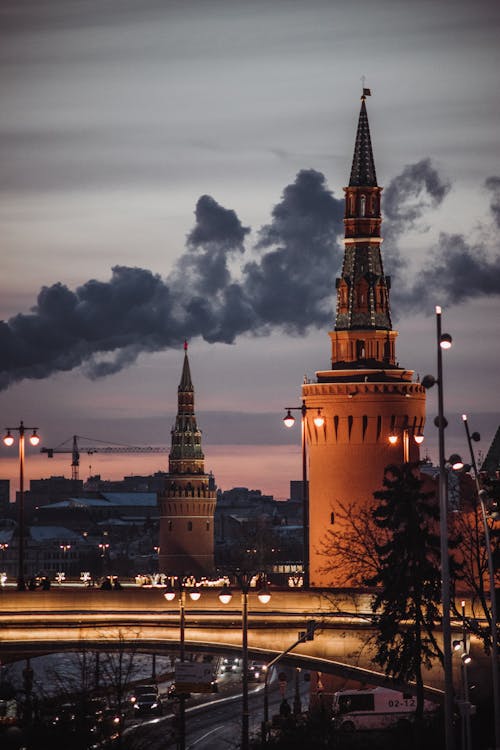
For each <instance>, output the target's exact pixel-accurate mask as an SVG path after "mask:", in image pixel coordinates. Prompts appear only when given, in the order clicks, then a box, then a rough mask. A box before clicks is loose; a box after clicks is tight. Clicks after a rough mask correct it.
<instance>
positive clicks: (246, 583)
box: [219, 573, 271, 750]
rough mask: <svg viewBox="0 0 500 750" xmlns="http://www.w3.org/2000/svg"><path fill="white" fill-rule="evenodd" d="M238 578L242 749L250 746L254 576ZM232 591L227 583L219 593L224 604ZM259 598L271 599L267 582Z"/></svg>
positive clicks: (265, 602)
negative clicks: (250, 617)
mask: <svg viewBox="0 0 500 750" xmlns="http://www.w3.org/2000/svg"><path fill="white" fill-rule="evenodd" d="M236 577H237V580H238V583H239V586H240V590H241V635H242V638H241V641H242V647H241V664H242V667H241V669H242V672H241V685H242V689H241V695H242V712H241V750H248V748H249V712H248V590H249V588H250V580H251V578H252V576H251V575H250V574H249V573H241V574H238V575H237V576H236ZM232 596H233V595H232V593H231V590H230V589H229V587H228V585H227V584H226V583H225V584H224V586H223V587H222V590H221V592H220V594H219V600H220V601H221V603H222V604H229V602H230V601H231V599H232ZM258 599H259V601H260V602H261V604H267V603H268V602H269V600H270V599H271V594H270V593H269V591H268V590H267V584H264V586H263V587H262V588H261V589H260V591H259V593H258Z"/></svg>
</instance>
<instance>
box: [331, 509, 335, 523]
mask: <svg viewBox="0 0 500 750" xmlns="http://www.w3.org/2000/svg"><path fill="white" fill-rule="evenodd" d="M334 523H335V513H334V512H333V510H332V512H331V513H330V524H331V525H332V526H333V524H334Z"/></svg>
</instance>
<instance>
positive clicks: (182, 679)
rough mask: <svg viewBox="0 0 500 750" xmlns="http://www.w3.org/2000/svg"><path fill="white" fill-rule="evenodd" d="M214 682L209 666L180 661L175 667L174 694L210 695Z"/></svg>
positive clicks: (212, 672) (210, 666) (211, 669)
mask: <svg viewBox="0 0 500 750" xmlns="http://www.w3.org/2000/svg"><path fill="white" fill-rule="evenodd" d="M213 681H214V668H213V666H212V665H211V664H206V663H203V664H200V663H199V662H193V661H180V662H177V664H176V665H175V692H176V693H210V692H212V683H213Z"/></svg>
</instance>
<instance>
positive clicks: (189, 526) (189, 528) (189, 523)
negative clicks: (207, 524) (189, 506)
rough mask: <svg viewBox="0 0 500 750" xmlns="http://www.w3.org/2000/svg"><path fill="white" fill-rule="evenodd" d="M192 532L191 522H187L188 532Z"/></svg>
mask: <svg viewBox="0 0 500 750" xmlns="http://www.w3.org/2000/svg"><path fill="white" fill-rule="evenodd" d="M192 530H193V522H192V521H188V531H192Z"/></svg>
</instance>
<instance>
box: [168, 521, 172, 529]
mask: <svg viewBox="0 0 500 750" xmlns="http://www.w3.org/2000/svg"><path fill="white" fill-rule="evenodd" d="M168 530H169V531H172V521H169V522H168Z"/></svg>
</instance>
